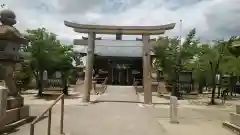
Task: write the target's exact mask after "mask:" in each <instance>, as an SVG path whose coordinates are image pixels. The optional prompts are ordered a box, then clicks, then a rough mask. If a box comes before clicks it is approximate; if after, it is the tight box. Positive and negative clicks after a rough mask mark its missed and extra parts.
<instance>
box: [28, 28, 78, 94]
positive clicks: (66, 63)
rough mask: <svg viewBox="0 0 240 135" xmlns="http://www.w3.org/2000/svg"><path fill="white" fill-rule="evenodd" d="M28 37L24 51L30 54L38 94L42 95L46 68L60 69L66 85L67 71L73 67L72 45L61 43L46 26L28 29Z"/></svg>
mask: <svg viewBox="0 0 240 135" xmlns="http://www.w3.org/2000/svg"><path fill="white" fill-rule="evenodd" d="M26 38H27V39H28V41H29V44H28V45H27V46H26V47H25V48H24V51H25V52H28V53H29V54H30V57H28V59H29V61H30V67H31V69H32V71H33V75H34V77H35V79H36V82H37V88H38V90H39V93H38V95H42V91H43V87H44V86H43V72H44V71H45V70H47V71H53V70H54V71H60V72H61V73H62V76H64V79H63V82H65V83H64V84H65V85H66V82H67V81H65V79H67V77H66V76H67V75H68V74H66V73H67V72H69V71H70V70H71V68H72V56H73V55H72V46H70V45H63V44H61V43H60V41H59V40H58V39H57V36H56V34H54V33H51V32H48V31H47V30H46V29H45V28H38V29H32V30H27V35H26ZM65 74H66V75H65Z"/></svg>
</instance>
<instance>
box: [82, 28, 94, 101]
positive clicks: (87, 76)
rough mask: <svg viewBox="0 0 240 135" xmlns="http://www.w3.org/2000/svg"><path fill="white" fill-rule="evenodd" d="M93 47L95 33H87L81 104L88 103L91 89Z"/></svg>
mask: <svg viewBox="0 0 240 135" xmlns="http://www.w3.org/2000/svg"><path fill="white" fill-rule="evenodd" d="M94 47H95V33H94V32H90V33H88V48H87V62H86V71H85V82H84V85H85V89H84V96H83V102H89V101H90V91H91V87H92V69H93V59H94Z"/></svg>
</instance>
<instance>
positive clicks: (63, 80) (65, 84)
mask: <svg viewBox="0 0 240 135" xmlns="http://www.w3.org/2000/svg"><path fill="white" fill-rule="evenodd" d="M61 74H62V87H63V93H64V94H65V95H68V83H67V76H66V74H65V73H63V72H62V73H61Z"/></svg>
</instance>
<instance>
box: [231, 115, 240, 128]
mask: <svg viewBox="0 0 240 135" xmlns="http://www.w3.org/2000/svg"><path fill="white" fill-rule="evenodd" d="M230 123H232V124H234V125H237V126H240V114H237V113H230Z"/></svg>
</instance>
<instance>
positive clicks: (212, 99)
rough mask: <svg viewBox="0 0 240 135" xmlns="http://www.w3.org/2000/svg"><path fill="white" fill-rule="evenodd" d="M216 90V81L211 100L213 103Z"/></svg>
mask: <svg viewBox="0 0 240 135" xmlns="http://www.w3.org/2000/svg"><path fill="white" fill-rule="evenodd" d="M215 91H216V83H214V84H213V88H212V97H211V102H210V103H211V104H212V105H214V104H215Z"/></svg>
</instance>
